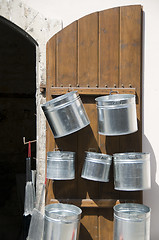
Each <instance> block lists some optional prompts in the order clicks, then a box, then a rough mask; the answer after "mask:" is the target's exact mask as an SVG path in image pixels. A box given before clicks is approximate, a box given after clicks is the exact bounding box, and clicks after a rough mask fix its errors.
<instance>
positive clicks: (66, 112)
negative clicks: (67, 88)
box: [41, 91, 90, 138]
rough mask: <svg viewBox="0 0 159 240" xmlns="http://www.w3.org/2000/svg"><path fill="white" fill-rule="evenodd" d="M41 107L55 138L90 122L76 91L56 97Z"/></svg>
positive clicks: (72, 131)
mask: <svg viewBox="0 0 159 240" xmlns="http://www.w3.org/2000/svg"><path fill="white" fill-rule="evenodd" d="M41 107H42V109H43V111H44V114H45V116H46V119H47V121H48V123H49V125H50V128H51V130H52V132H53V134H54V137H55V138H59V137H63V136H66V135H69V134H71V133H74V132H76V131H78V130H80V129H82V128H84V127H86V126H87V125H88V124H89V123H90V122H89V119H88V116H87V114H86V112H85V109H84V106H83V104H82V101H81V99H80V96H79V94H78V93H77V92H76V91H72V92H69V93H66V94H64V95H62V96H59V97H56V98H55V99H52V100H51V101H48V102H46V103H45V104H43V105H42V106H41Z"/></svg>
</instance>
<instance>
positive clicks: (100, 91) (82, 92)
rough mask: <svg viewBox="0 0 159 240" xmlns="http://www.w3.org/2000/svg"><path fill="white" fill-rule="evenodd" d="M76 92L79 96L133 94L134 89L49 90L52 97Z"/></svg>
mask: <svg viewBox="0 0 159 240" xmlns="http://www.w3.org/2000/svg"><path fill="white" fill-rule="evenodd" d="M71 91H77V92H78V93H79V94H80V95H96V96H97V95H106V94H110V93H112V94H113V93H119V94H135V92H136V91H135V88H89V87H87V88H80V87H77V88H74V87H53V88H51V89H50V93H51V95H52V96H56V95H61V94H65V93H67V92H71Z"/></svg>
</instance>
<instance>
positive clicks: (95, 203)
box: [50, 199, 137, 208]
mask: <svg viewBox="0 0 159 240" xmlns="http://www.w3.org/2000/svg"><path fill="white" fill-rule="evenodd" d="M121 202H122V203H125V202H133V203H134V202H137V200H135V199H131V200H130V199H129V200H127V199H123V200H121V199H120V200H118V199H51V200H50V203H68V204H73V205H76V206H78V207H83V208H84V207H85V208H87V207H92V208H112V207H113V206H115V205H116V204H119V203H121Z"/></svg>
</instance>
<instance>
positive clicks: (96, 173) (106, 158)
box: [81, 152, 112, 182]
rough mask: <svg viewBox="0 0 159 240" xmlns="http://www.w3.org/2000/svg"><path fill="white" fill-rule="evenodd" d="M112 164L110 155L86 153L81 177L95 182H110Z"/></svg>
mask: <svg viewBox="0 0 159 240" xmlns="http://www.w3.org/2000/svg"><path fill="white" fill-rule="evenodd" d="M111 163H112V156H110V155H107V154H103V153H96V152H86V157H85V162H84V165H83V169H82V174H81V177H82V178H85V179H89V180H93V181H100V182H109V172H110V165H111Z"/></svg>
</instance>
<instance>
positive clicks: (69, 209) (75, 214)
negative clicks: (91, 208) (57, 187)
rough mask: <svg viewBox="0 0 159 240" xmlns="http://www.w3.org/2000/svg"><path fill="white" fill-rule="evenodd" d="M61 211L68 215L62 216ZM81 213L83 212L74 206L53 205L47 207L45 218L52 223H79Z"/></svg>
mask: <svg viewBox="0 0 159 240" xmlns="http://www.w3.org/2000/svg"><path fill="white" fill-rule="evenodd" d="M61 211H62V212H63V213H64V212H66V213H67V214H66V215H64V214H63V215H60V214H59V212H61ZM68 213H70V214H71V215H69V214H68ZM81 213H82V210H81V209H80V208H79V207H77V206H75V205H73V204H65V203H53V204H49V205H46V206H45V218H46V219H47V220H48V221H50V222H54V221H56V222H64V223H70V222H72V221H79V220H80V218H81ZM51 215H53V217H51Z"/></svg>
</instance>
